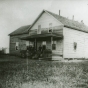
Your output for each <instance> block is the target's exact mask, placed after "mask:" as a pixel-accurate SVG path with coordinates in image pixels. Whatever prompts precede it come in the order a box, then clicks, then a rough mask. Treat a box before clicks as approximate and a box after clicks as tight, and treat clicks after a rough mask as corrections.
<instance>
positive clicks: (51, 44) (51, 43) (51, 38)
mask: <svg viewBox="0 0 88 88" xmlns="http://www.w3.org/2000/svg"><path fill="white" fill-rule="evenodd" d="M52 41H53V37H51V50H52Z"/></svg>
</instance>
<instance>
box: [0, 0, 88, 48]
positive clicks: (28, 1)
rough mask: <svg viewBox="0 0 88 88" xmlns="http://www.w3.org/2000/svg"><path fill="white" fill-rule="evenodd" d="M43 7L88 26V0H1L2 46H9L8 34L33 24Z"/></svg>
mask: <svg viewBox="0 0 88 88" xmlns="http://www.w3.org/2000/svg"><path fill="white" fill-rule="evenodd" d="M43 9H45V10H48V11H51V12H54V13H56V14H59V10H60V11H61V16H64V17H67V18H68V19H72V17H73V15H74V20H75V21H78V22H81V20H83V22H84V24H85V25H87V26H88V0H0V48H1V47H7V48H9V36H8V34H10V33H11V32H13V31H14V30H16V29H17V28H19V27H21V26H24V25H29V24H32V23H33V21H34V20H35V19H36V17H37V16H38V15H39V14H40V13H41V11H42V10H43Z"/></svg>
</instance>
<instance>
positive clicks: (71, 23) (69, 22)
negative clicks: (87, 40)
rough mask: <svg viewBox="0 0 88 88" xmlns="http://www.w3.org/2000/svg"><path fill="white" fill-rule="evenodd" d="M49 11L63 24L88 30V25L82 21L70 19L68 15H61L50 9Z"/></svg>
mask: <svg viewBox="0 0 88 88" xmlns="http://www.w3.org/2000/svg"><path fill="white" fill-rule="evenodd" d="M47 12H48V13H49V14H51V15H52V16H53V17H55V18H56V19H57V20H58V21H60V22H61V23H62V24H64V26H65V27H69V28H73V29H76V30H79V31H83V32H88V27H87V26H86V25H84V24H83V23H81V22H78V21H74V20H70V19H68V18H66V17H62V16H59V15H57V14H55V13H52V12H50V11H47Z"/></svg>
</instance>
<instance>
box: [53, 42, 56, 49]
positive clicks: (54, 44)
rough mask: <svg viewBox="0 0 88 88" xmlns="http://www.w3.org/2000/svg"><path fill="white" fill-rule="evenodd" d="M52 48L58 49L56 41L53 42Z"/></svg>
mask: <svg viewBox="0 0 88 88" xmlns="http://www.w3.org/2000/svg"><path fill="white" fill-rule="evenodd" d="M52 50H56V41H53V42H52Z"/></svg>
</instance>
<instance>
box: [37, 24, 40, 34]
mask: <svg viewBox="0 0 88 88" xmlns="http://www.w3.org/2000/svg"><path fill="white" fill-rule="evenodd" d="M37 34H41V25H38V30H37Z"/></svg>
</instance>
